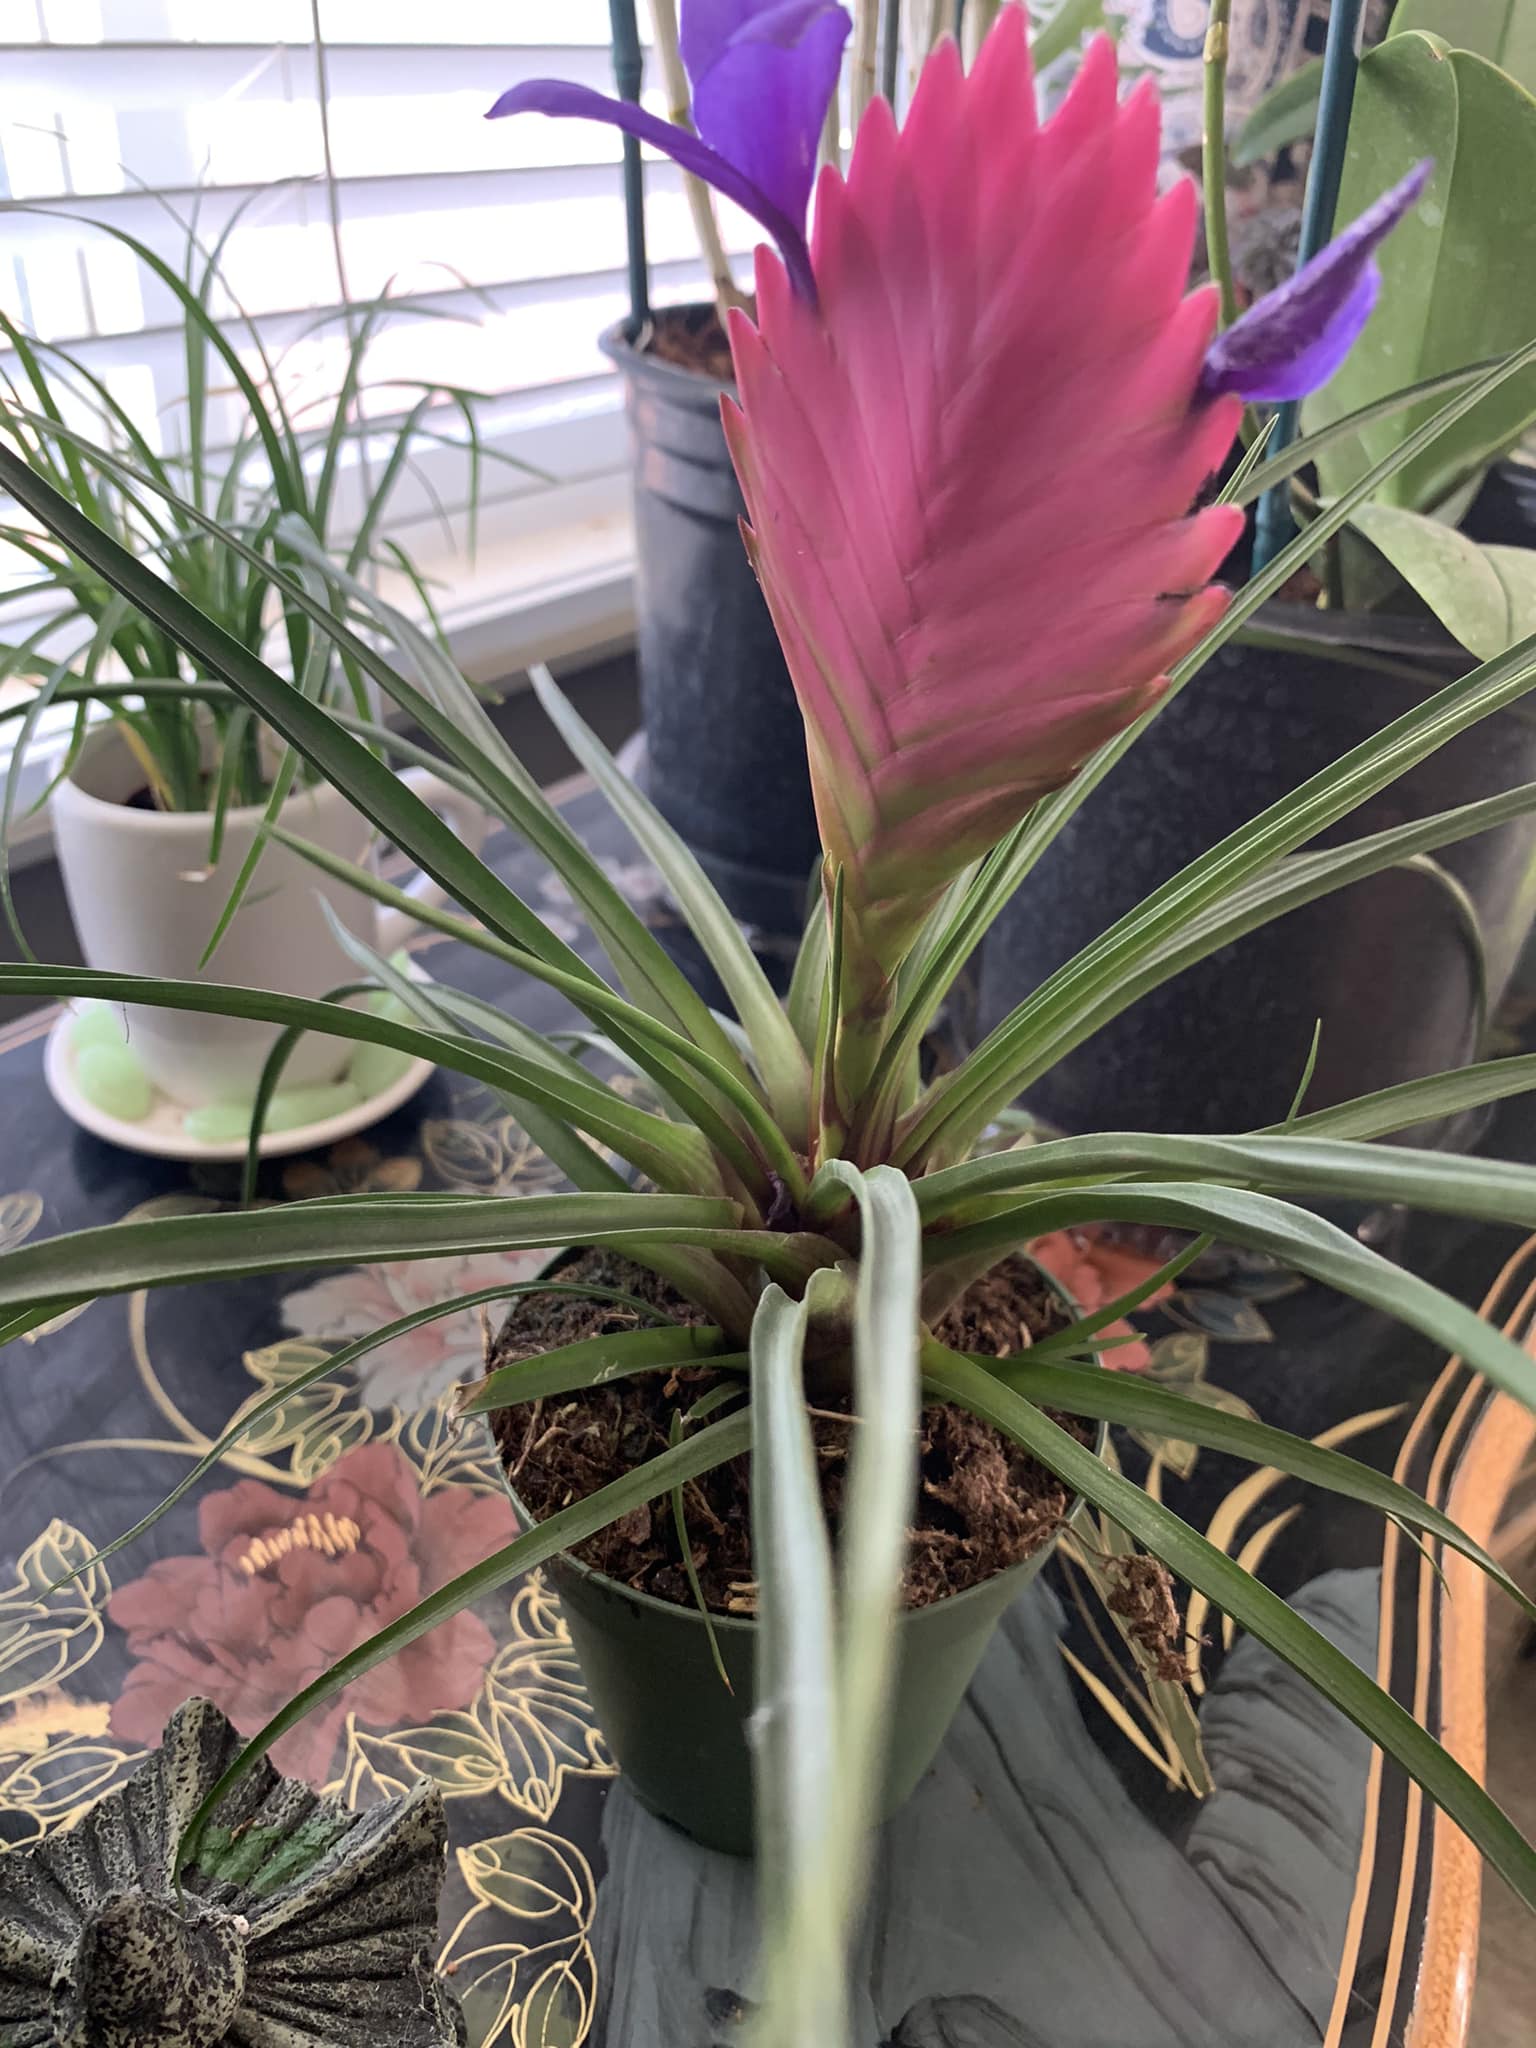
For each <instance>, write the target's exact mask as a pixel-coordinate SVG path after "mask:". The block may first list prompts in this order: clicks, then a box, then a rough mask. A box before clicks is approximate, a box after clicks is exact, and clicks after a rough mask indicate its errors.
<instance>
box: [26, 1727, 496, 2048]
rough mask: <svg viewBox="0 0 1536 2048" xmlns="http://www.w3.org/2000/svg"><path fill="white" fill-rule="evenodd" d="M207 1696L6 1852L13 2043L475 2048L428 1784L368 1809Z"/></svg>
mask: <svg viewBox="0 0 1536 2048" xmlns="http://www.w3.org/2000/svg"><path fill="white" fill-rule="evenodd" d="M240 1749H241V1740H240V1737H239V1736H238V1735H237V1734H236V1733H235V1731H234V1729H233V1728H232V1727H231V1726H230V1724H229V1723H228V1721H226V1720H225V1718H224V1716H223V1715H222V1714H221V1713H220V1712H219V1711H218V1709H217V1708H216V1707H214V1706H211V1705H210V1704H209V1702H208V1701H207V1700H190V1701H188V1703H187V1704H186V1705H185V1706H184V1707H182V1708H181V1709H180V1710H179V1711H178V1712H177V1713H176V1714H175V1715H173V1716H172V1718H171V1721H170V1723H169V1725H168V1726H167V1728H166V1731H165V1737H164V1740H163V1742H162V1744H161V1746H160V1748H159V1749H158V1750H157V1751H156V1752H155V1754H154V1755H153V1756H152V1757H151V1758H150V1759H149V1760H148V1761H147V1762H146V1763H145V1764H143V1765H142V1766H141V1767H140V1768H139V1769H138V1770H137V1771H136V1772H135V1773H134V1774H133V1776H132V1777H131V1778H130V1779H129V1780H128V1782H127V1783H126V1784H125V1785H123V1786H121V1787H120V1788H119V1789H118V1790H117V1791H116V1792H112V1793H109V1794H108V1795H107V1797H106V1798H105V1799H103V1800H101V1801H100V1802H99V1803H98V1804H97V1805H96V1806H94V1807H92V1808H91V1810H90V1812H89V1813H88V1814H86V1815H85V1817H84V1818H83V1819H82V1820H80V1821H79V1822H77V1823H76V1825H75V1826H74V1827H72V1828H68V1829H66V1830H64V1831H62V1832H60V1833H59V1834H56V1835H50V1836H49V1837H47V1839H45V1840H44V1841H42V1842H40V1843H39V1844H37V1846H36V1847H35V1848H32V1849H28V1850H18V1851H16V1852H14V1853H13V1854H11V1855H9V1856H6V1857H4V1858H3V1859H0V2048H292V2044H294V2043H296V2042H300V2041H302V2042H303V2043H304V2048H463V2043H464V2039H465V2034H464V2021H463V2017H462V2015H461V2014H460V2012H459V2008H458V2003H457V2001H456V2000H455V1998H454V1997H453V1995H452V1993H451V1992H450V1991H449V1990H448V1989H447V1987H446V1986H445V1985H444V1984H443V1982H442V1980H441V1978H439V1977H438V1976H437V1975H436V1973H435V1971H434V1969H433V1961H432V1959H433V1954H434V1950H435V1948H436V1941H437V1899H438V1892H439V1890H440V1888H441V1885H442V1879H443V1862H444V1854H445V1849H446V1844H447V1826H446V1822H445V1820H444V1817H443V1802H442V1797H441V1795H440V1794H439V1793H438V1792H437V1791H436V1790H435V1789H433V1788H432V1787H430V1786H429V1785H427V1784H426V1783H425V1782H424V1781H423V1782H422V1783H421V1784H418V1785H417V1786H416V1787H415V1788H414V1789H413V1790H412V1791H410V1792H407V1793H405V1794H403V1795H402V1796H401V1797H399V1798H396V1799H389V1800H386V1801H384V1802H383V1804H381V1805H379V1806H374V1807H370V1808H368V1809H366V1810H365V1811H363V1812H352V1811H350V1810H349V1809H348V1808H346V1807H345V1806H343V1805H341V1804H340V1802H339V1801H337V1800H333V1799H322V1798H321V1797H320V1796H319V1794H318V1793H315V1792H312V1791H311V1790H310V1789H309V1787H308V1786H307V1785H302V1784H300V1783H298V1782H297V1781H296V1780H294V1779H292V1778H281V1777H279V1776H278V1774H277V1772H276V1771H274V1770H273V1769H272V1767H271V1765H270V1764H266V1763H263V1764H262V1765H261V1766H260V1767H259V1768H258V1769H256V1770H254V1771H252V1772H250V1773H249V1774H247V1775H246V1776H245V1777H243V1778H242V1779H241V1780H240V1781H239V1783H238V1784H237V1785H236V1786H234V1788H233V1789H232V1790H231V1791H230V1792H229V1793H228V1794H227V1796H226V1797H225V1798H224V1799H223V1800H222V1801H221V1802H220V1803H219V1805H218V1806H217V1807H216V1808H215V1809H214V1812H213V1815H212V1817H211V1819H210V1821H209V1824H208V1825H207V1827H206V1828H205V1829H204V1831H203V1835H202V1842H201V1846H200V1848H199V1850H198V1852H197V1855H196V1857H195V1859H194V1861H193V1862H192V1864H191V1866H190V1867H189V1868H187V1869H186V1870H184V1871H182V1872H181V1873H180V1876H179V1878H178V1877H177V1875H176V1874H175V1871H174V1858H175V1853H176V1845H177V1842H178V1841H179V1839H180V1838H181V1836H182V1834H183V1832H184V1830H185V1828H186V1824H187V1821H188V1819H189V1817H190V1816H191V1815H192V1814H193V1813H194V1812H195V1811H196V1809H197V1807H198V1806H199V1804H200V1803H201V1801H202V1800H203V1798H204V1797H205V1795H206V1794H207V1793H208V1792H209V1791H210V1790H211V1789H212V1788H213V1787H215V1786H216V1785H217V1784H218V1782H219V1780H220V1779H221V1778H222V1777H223V1775H224V1772H225V1771H226V1770H227V1769H228V1767H229V1765H230V1764H232V1763H233V1762H234V1760H235V1758H236V1757H237V1756H238V1755H239V1754H240Z"/></svg>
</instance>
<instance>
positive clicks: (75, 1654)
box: [0, 1518, 112, 1706]
mask: <svg viewBox="0 0 1536 2048" xmlns="http://www.w3.org/2000/svg"><path fill="white" fill-rule="evenodd" d="M93 1554H94V1553H93V1546H92V1545H91V1544H89V1543H88V1542H87V1541H86V1539H85V1538H84V1537H83V1536H82V1535H81V1533H80V1531H79V1530H78V1529H76V1528H73V1527H71V1525H70V1524H69V1523H68V1522H63V1521H59V1520H58V1519H57V1518H55V1519H54V1520H53V1521H51V1522H50V1523H49V1524H48V1527H47V1528H46V1529H45V1530H44V1531H43V1533H42V1535H41V1536H39V1537H38V1538H37V1539H36V1541H35V1542H33V1543H30V1544H29V1545H28V1546H27V1548H26V1549H25V1550H24V1551H23V1552H22V1554H21V1559H20V1561H19V1563H18V1564H17V1566H16V1572H15V1578H14V1580H13V1582H12V1584H11V1586H10V1587H9V1588H8V1589H6V1590H5V1591H3V1592H0V1706H4V1705H11V1704H13V1703H14V1702H15V1701H18V1700H20V1699H23V1698H24V1697H25V1696H26V1695H27V1694H28V1693H33V1692H41V1691H43V1690H44V1689H45V1688H46V1687H48V1686H54V1685H59V1684H61V1683H62V1682H63V1680H64V1679H66V1678H68V1677H69V1676H70V1675H71V1673H73V1672H75V1671H78V1670H79V1669H80V1667H81V1666H82V1665H84V1664H88V1663H89V1662H90V1660H91V1658H92V1657H94V1656H95V1654H96V1652H97V1651H98V1650H99V1649H100V1648H101V1642H102V1636H103V1634H104V1624H103V1621H102V1609H103V1608H104V1607H105V1605H106V1602H107V1598H108V1596H109V1595H110V1593H111V1591H112V1585H111V1581H110V1580H109V1579H108V1577H107V1573H106V1570H105V1568H104V1567H103V1566H101V1565H91V1566H89V1568H88V1569H87V1570H86V1571H84V1572H83V1573H82V1574H81V1576H80V1577H79V1578H78V1579H75V1580H73V1581H72V1582H71V1583H70V1584H69V1585H67V1586H59V1585H58V1581H59V1580H60V1579H61V1578H63V1577H64V1575H65V1574H66V1573H67V1572H71V1571H73V1570H75V1569H76V1567H77V1566H79V1565H81V1564H84V1563H85V1561H86V1560H87V1559H88V1558H89V1557H91V1556H92V1555H93ZM50 1588H56V1590H52V1591H50Z"/></svg>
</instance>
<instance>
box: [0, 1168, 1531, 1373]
mask: <svg viewBox="0 0 1536 2048" xmlns="http://www.w3.org/2000/svg"><path fill="white" fill-rule="evenodd" d="M1267 1142H1269V1143H1276V1144H1278V1143H1283V1142H1284V1141H1283V1140H1279V1139H1272V1140H1269V1141H1267ZM1442 1163H1443V1162H1442ZM1098 1222H1103V1223H1158V1224H1163V1225H1165V1226H1169V1227H1171V1228H1173V1229H1176V1230H1199V1231H1208V1232H1209V1233H1210V1234H1211V1236H1213V1237H1215V1238H1218V1239H1221V1240H1223V1241H1225V1242H1230V1243H1233V1244H1242V1245H1248V1246H1250V1247H1251V1248H1252V1249H1253V1250H1255V1251H1262V1252H1268V1253H1270V1254H1271V1256H1272V1257H1274V1258H1277V1259H1278V1260H1280V1262H1281V1263H1282V1265H1287V1266H1294V1267H1295V1268H1296V1270H1297V1271H1298V1272H1301V1273H1307V1274H1310V1275H1311V1277H1312V1278H1313V1279H1314V1280H1320V1281H1321V1282H1322V1283H1323V1284H1324V1285H1325V1286H1327V1287H1334V1288H1337V1289H1338V1291H1339V1292H1340V1293H1341V1294H1348V1295H1352V1296H1353V1297H1354V1299H1355V1300H1356V1301H1363V1302H1367V1303H1368V1304H1369V1305H1370V1306H1371V1307H1372V1308H1379V1309H1382V1310H1384V1311H1385V1312H1386V1314H1388V1315H1390V1316H1395V1317H1396V1318H1397V1320H1398V1321H1399V1322H1400V1323H1406V1324H1407V1325H1408V1326H1409V1328H1410V1329H1415V1330H1421V1331H1423V1333H1424V1335H1425V1336H1427V1337H1430V1338H1432V1339H1433V1340H1434V1341H1435V1343H1437V1344H1438V1345H1440V1346H1441V1347H1442V1348H1443V1349H1444V1350H1446V1351H1451V1352H1456V1353H1458V1354H1459V1355H1460V1356H1461V1357H1462V1358H1464V1359H1465V1360H1466V1361H1467V1363H1468V1364H1469V1365H1470V1366H1472V1367H1474V1368H1475V1369H1476V1370H1477V1371H1478V1372H1481V1373H1484V1374H1486V1376H1487V1377H1488V1378H1489V1379H1490V1380H1492V1381H1493V1383H1494V1385H1495V1386H1498V1387H1502V1388H1503V1389H1504V1391H1505V1392H1506V1393H1508V1394H1512V1395H1513V1396H1514V1398H1515V1399H1516V1400H1517V1401H1519V1402H1521V1403H1522V1404H1523V1405H1524V1406H1525V1407H1527V1408H1530V1409H1532V1410H1536V1363H1533V1362H1532V1360H1531V1359H1529V1358H1528V1357H1527V1356H1526V1355H1525V1353H1524V1351H1522V1350H1521V1348H1520V1346H1519V1345H1518V1344H1515V1343H1512V1342H1511V1341H1510V1339H1509V1338H1508V1337H1506V1336H1504V1335H1503V1334H1502V1333H1501V1332H1500V1331H1498V1330H1495V1329H1492V1328H1491V1327H1490V1326H1489V1325H1488V1324H1487V1323H1485V1322H1484V1321H1483V1320H1482V1319H1481V1317H1480V1316H1478V1315H1476V1314H1475V1313H1474V1311H1473V1310H1471V1309H1470V1308H1468V1307H1467V1306H1466V1304H1465V1302H1460V1301H1456V1300H1454V1299H1453V1298H1452V1296H1450V1295H1448V1294H1442V1293H1441V1291H1440V1289H1439V1288H1438V1287H1431V1286H1430V1284H1429V1282H1428V1281H1427V1280H1421V1279H1420V1278H1419V1277H1418V1275H1417V1274H1415V1273H1409V1272H1407V1271H1406V1270H1405V1269H1404V1268H1403V1267H1401V1266H1395V1265H1393V1264H1392V1262H1391V1260H1390V1259H1384V1258H1383V1257H1382V1256H1381V1254H1380V1253H1379V1252H1373V1251H1371V1250H1370V1249H1369V1248H1368V1247H1367V1246H1366V1245H1363V1244H1362V1243H1361V1242H1360V1240H1359V1239H1358V1238H1355V1237H1351V1236H1350V1235H1349V1234H1348V1233H1347V1232H1346V1231H1343V1230H1339V1229H1337V1228H1336V1227H1335V1226H1334V1225H1333V1224H1331V1223H1325V1222H1324V1221H1323V1220H1322V1218H1321V1217H1319V1216H1313V1215H1310V1214H1309V1213H1308V1212H1307V1211H1306V1210H1305V1209H1297V1208H1295V1207H1293V1206H1292V1204H1291V1203H1289V1202H1282V1201H1280V1200H1278V1199H1277V1198H1276V1197H1275V1196H1273V1195H1261V1194H1253V1193H1250V1192H1248V1191H1247V1190H1245V1189H1241V1188H1231V1187H1210V1186H1203V1185H1200V1184H1198V1183H1195V1182H1183V1183H1180V1182H1166V1183H1159V1184H1146V1183H1143V1184H1133V1183H1130V1182H1126V1181H1108V1182H1105V1183H1102V1184H1101V1185H1098V1186H1093V1187H1074V1188H1070V1189H1066V1190H1061V1191H1057V1192H1054V1193H1050V1194H1042V1195H1037V1196H1035V1197H1034V1198H1033V1199H1032V1200H1025V1201H1016V1200H1015V1199H1014V1198H1012V1197H1009V1196H1001V1197H999V1198H998V1208H997V1210H996V1211H995V1213H993V1214H992V1215H990V1216H988V1217H987V1218H986V1219H985V1220H984V1221H982V1222H978V1223H972V1224H969V1225H967V1226H965V1227H964V1228H962V1229H959V1230H947V1231H946V1230H939V1231H935V1232H932V1233H931V1234H930V1235H929V1236H928V1237H927V1239H926V1240H925V1244H926V1249H927V1253H928V1258H929V1263H930V1265H942V1264H944V1263H945V1262H946V1261H950V1260H964V1259H968V1258H975V1257H978V1256H980V1255H982V1254H984V1253H986V1252H988V1251H994V1252H995V1253H996V1254H997V1255H998V1256H1001V1255H1002V1254H1003V1253H1004V1252H1006V1251H1009V1250H1012V1249H1013V1248H1015V1247H1016V1246H1018V1245H1020V1244H1023V1243H1026V1242H1027V1241H1028V1240H1029V1239H1030V1238H1032V1237H1038V1236H1040V1235H1042V1234H1043V1233H1044V1232H1046V1231H1051V1230H1063V1229H1070V1228H1071V1227H1073V1226H1074V1225H1076V1224H1082V1223H1098ZM14 1256H15V1254H14V1253H13V1254H12V1257H14ZM0 1271H3V1263H0Z"/></svg>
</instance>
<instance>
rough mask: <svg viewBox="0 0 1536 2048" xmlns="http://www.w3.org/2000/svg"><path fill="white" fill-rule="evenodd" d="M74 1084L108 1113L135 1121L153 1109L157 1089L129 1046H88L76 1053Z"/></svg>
mask: <svg viewBox="0 0 1536 2048" xmlns="http://www.w3.org/2000/svg"><path fill="white" fill-rule="evenodd" d="M75 1085H76V1087H77V1088H78V1089H79V1090H80V1093H81V1094H82V1095H83V1096H84V1097H85V1099H86V1101H87V1102H89V1103H91V1104H93V1105H94V1107H95V1108H97V1109H99V1110H102V1111H103V1112H104V1113H105V1114H106V1115H107V1116H117V1117H121V1118H122V1119H123V1121H124V1123H130V1124H136V1123H139V1122H140V1121H141V1120H142V1119H143V1118H144V1117H147V1116H148V1115H149V1112H150V1108H151V1105H152V1104H153V1102H154V1099H155V1091H154V1090H153V1088H151V1086H150V1085H149V1076H148V1075H147V1074H146V1073H145V1071H144V1069H143V1068H142V1067H141V1066H140V1065H139V1062H138V1059H137V1058H136V1056H135V1055H134V1054H133V1053H131V1052H130V1051H129V1050H128V1048H127V1046H126V1045H123V1044H121V1043H119V1044H117V1045H88V1046H86V1048H85V1049H84V1051H83V1052H77V1053H76V1055H75Z"/></svg>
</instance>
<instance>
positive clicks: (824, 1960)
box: [717, 1287, 848, 2048]
mask: <svg viewBox="0 0 1536 2048" xmlns="http://www.w3.org/2000/svg"><path fill="white" fill-rule="evenodd" d="M808 1316H809V1304H808V1303H807V1302H804V1301H793V1300H791V1298H790V1297H789V1296H788V1295H787V1294H785V1293H783V1292H782V1290H780V1289H779V1288H777V1287H770V1288H769V1289H768V1290H767V1292H766V1293H765V1294H764V1295H763V1297H762V1300H761V1301H760V1302H759V1304H758V1310H757V1315H756V1317H755V1319H754V1320H753V1324H752V1372H751V1382H752V1440H753V1455H752V1561H753V1570H754V1573H755V1575H756V1578H757V1589H758V1590H757V1665H756V1670H757V1699H756V1706H755V1711H754V1713H753V1716H752V1722H751V1731H752V1738H753V1743H754V1758H753V1780H754V1786H755V1791H756V1810H757V1868H758V1896H759V1900H760V1911H761V1918H762V1927H763V1937H762V1938H763V1947H762V1961H761V1970H762V1976H763V2004H764V2007H765V2013H764V2016H763V2020H762V2024H761V2027H760V2030H759V2031H760V2036H761V2038H763V2039H764V2040H766V2041H774V2042H777V2041H783V2042H786V2043H788V2042H790V2041H795V2042H805V2043H810V2042H813V2041H814V2042H815V2043H816V2044H817V2048H846V2044H847V2040H848V1983H847V1951H846V1947H845V1931H846V1925H847V1921H846V1909H847V1905H848V1901H847V1900H846V1897H845V1896H844V1895H843V1894H841V1893H840V1892H839V1889H838V1886H837V1882H836V1872H837V1871H838V1870H839V1868H840V1867H841V1866H842V1861H843V1859H842V1857H841V1854H840V1834H841V1827H842V1818H843V1814H842V1787H841V1785H840V1783H839V1779H838V1770H839V1764H840V1742H839V1726H838V1704H839V1694H838V1679H837V1671H836V1653H835V1632H834V1616H833V1596H832V1583H833V1582H832V1547H831V1543H830V1540H829V1538H828V1535H827V1524H826V1518H825V1516H824V1514H823V1512H822V1505H821V1476H820V1471H819V1469H818V1466H817V1462H816V1449H815V1445H814V1443H813V1441H812V1438H811V1427H810V1421H809V1418H808V1417H807V1415H806V1412H805V1396H804V1392H803V1389H802V1385H801V1372H802V1357H803V1353H804V1347H805V1329H806V1322H807V1320H808ZM717 1426H718V1425H717Z"/></svg>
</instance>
